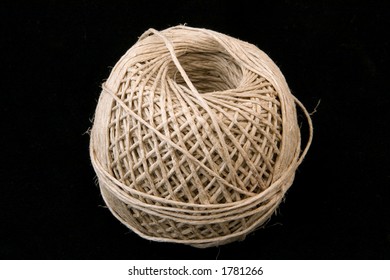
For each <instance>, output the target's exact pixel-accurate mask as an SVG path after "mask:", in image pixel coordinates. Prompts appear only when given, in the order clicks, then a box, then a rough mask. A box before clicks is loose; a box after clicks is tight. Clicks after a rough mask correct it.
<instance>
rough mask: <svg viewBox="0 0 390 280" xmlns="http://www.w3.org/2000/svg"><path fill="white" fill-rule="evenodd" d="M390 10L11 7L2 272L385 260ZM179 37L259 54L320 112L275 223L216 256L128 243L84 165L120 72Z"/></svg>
mask: <svg viewBox="0 0 390 280" xmlns="http://www.w3.org/2000/svg"><path fill="white" fill-rule="evenodd" d="M38 3H39V4H38ZM336 3H337V4H336ZM385 3H386V1H383V2H379V1H367V2H366V3H363V2H356V1H350V2H346V1H344V2H343V1H335V2H334V3H333V2H331V1H307V2H303V1H276V2H275V1H256V2H253V3H252V2H245V1H232V2H227V1H211V0H209V1H177V2H172V1H159V2H151V1H141V0H139V1H96V2H95V1H74V2H73V1H62V2H60V1H37V3H21V2H17V1H5V2H4V1H2V3H1V4H0V5H1V6H0V22H1V25H0V28H1V29H0V36H1V38H0V40H1V52H0V59H1V64H0V65H1V83H0V102H1V105H0V112H1V120H2V121H1V134H0V135H1V136H0V137H1V138H0V139H1V140H2V145H1V148H0V151H1V170H0V172H1V176H0V187H1V189H0V192H1V194H0V258H2V259H216V258H218V259H390V219H389V214H390V211H389V210H390V191H389V187H390V172H389V171H390V164H389V151H388V147H389V140H388V129H389V123H388V120H389V118H388V114H389V106H390V102H389V101H390V98H389V94H390V91H389V81H388V80H389V78H388V65H389V47H390V46H389V35H390V32H389V29H388V26H390V22H389V18H390V13H389V11H390V10H389V7H388V6H387V5H386V4H385ZM183 23H186V24H188V25H189V26H193V27H204V28H209V29H213V30H216V31H219V32H222V33H226V34H228V35H231V36H233V37H237V38H239V39H242V40H244V41H249V42H251V43H253V44H255V45H257V46H258V47H259V48H261V49H262V50H264V51H265V52H266V53H267V54H268V55H269V56H270V57H271V58H272V59H273V60H274V61H275V62H276V63H277V64H278V66H279V67H280V68H281V70H282V72H283V73H284V75H285V77H286V79H287V81H288V83H289V86H290V88H291V90H292V92H293V94H294V95H295V96H297V97H298V98H299V99H300V100H301V101H302V102H303V104H305V105H306V107H307V109H308V110H309V111H313V110H314V108H315V107H316V105H317V103H318V102H319V100H321V102H320V104H319V106H318V108H317V113H315V114H314V115H313V116H312V117H313V122H314V128H315V135H314V142H313V144H312V147H311V149H310V151H309V154H308V156H307V157H306V159H305V161H304V162H303V164H302V165H301V166H300V167H299V170H298V172H297V175H296V179H295V181H294V184H293V186H292V187H291V189H290V190H289V192H288V194H287V198H286V200H285V202H284V203H283V204H282V205H281V207H280V209H279V211H278V215H276V216H273V218H272V219H271V221H270V222H269V223H268V224H267V225H266V227H265V229H262V230H258V231H256V232H254V233H252V234H250V235H249V236H247V238H246V240H245V241H244V242H235V243H232V244H229V245H225V246H222V247H219V248H209V249H195V248H192V247H189V246H184V245H175V244H168V243H155V242H150V241H147V240H144V239H142V238H140V237H138V236H137V235H135V234H134V233H131V232H130V231H129V230H128V229H127V228H126V227H125V226H123V225H122V224H120V222H119V221H117V220H116V219H115V218H114V217H113V216H112V215H111V214H110V212H109V210H108V209H106V208H104V207H103V205H104V203H103V200H102V198H101V196H100V192H99V189H98V187H97V186H96V185H95V173H94V171H93V168H92V166H91V164H90V159H89V154H88V144H89V136H88V134H87V133H86V131H87V130H88V128H90V127H91V119H92V118H93V114H94V110H95V107H96V104H97V99H98V97H99V94H100V85H101V83H102V82H103V80H104V79H106V78H107V77H108V75H109V73H110V70H111V68H112V67H113V66H114V65H115V63H116V62H117V61H118V59H119V58H120V57H121V56H122V55H123V54H124V53H125V52H126V50H127V49H129V48H130V47H131V46H132V45H133V44H134V43H135V42H136V40H137V38H138V36H140V35H141V34H142V33H143V32H144V31H146V30H147V29H148V28H150V27H153V28H155V29H159V30H161V29H165V28H168V27H170V26H174V25H177V24H183ZM302 120H303V119H302Z"/></svg>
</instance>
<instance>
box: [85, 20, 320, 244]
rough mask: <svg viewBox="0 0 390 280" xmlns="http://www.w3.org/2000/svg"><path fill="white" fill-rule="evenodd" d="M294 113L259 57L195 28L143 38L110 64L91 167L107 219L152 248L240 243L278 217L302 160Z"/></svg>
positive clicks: (281, 82)
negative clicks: (154, 245)
mask: <svg viewBox="0 0 390 280" xmlns="http://www.w3.org/2000/svg"><path fill="white" fill-rule="evenodd" d="M296 104H297V105H299V107H300V108H301V110H302V112H304V114H305V115H306V117H307V120H308V123H309V128H310V132H312V125H311V121H310V116H309V114H308V113H307V111H306V110H305V108H304V107H303V105H302V104H301V103H300V102H299V101H298V100H297V99H296V98H295V97H294V96H293V95H292V94H291V93H290V90H289V88H288V86H287V83H286V81H285V78H284V76H283V74H282V73H281V72H280V70H279V68H278V67H277V66H276V65H275V63H274V62H273V61H272V60H271V59H270V58H269V57H268V56H267V55H266V54H265V53H264V52H262V51H261V50H259V49H258V48H257V47H256V46H254V45H252V44H249V43H246V42H243V41H240V40H238V39H235V38H232V37H230V36H227V35H224V34H221V33H218V32H215V31H211V30H207V29H200V28H191V27H188V26H176V27H172V28H168V29H166V30H163V31H156V30H154V29H149V30H148V31H146V32H145V33H144V34H143V35H142V36H141V37H140V38H139V40H138V42H137V43H136V44H135V45H134V46H132V47H131V48H130V49H129V50H128V51H127V53H126V54H125V55H124V56H123V57H122V58H121V59H120V60H119V62H118V63H117V64H116V65H115V67H114V68H113V70H112V72H111V74H110V76H109V78H108V79H107V81H106V82H105V83H104V84H103V91H102V93H101V95H100V98H99V102H98V105H97V108H96V112H95V118H94V124H93V128H92V130H91V138H90V156H91V161H92V164H93V167H94V169H95V171H96V173H97V177H98V181H99V186H100V190H101V193H102V196H103V199H104V201H105V203H106V205H107V206H108V208H109V209H110V210H111V212H112V214H113V215H114V216H115V217H116V218H118V219H119V220H120V221H121V222H122V223H123V224H125V225H126V226H127V227H129V228H130V229H131V230H132V231H134V232H135V233H137V234H138V235H140V236H141V237H144V238H146V239H149V240H154V241H163V242H175V243H183V244H188V245H192V246H195V247H200V248H204V247H210V246H218V245H222V244H226V243H229V242H232V241H235V240H242V239H243V238H244V237H245V236H246V235H247V234H248V233H250V232H252V231H253V230H255V229H257V228H258V227H260V226H262V225H263V224H264V223H265V222H266V221H267V220H268V219H269V218H270V217H271V215H272V214H273V213H274V212H275V210H276V209H277V207H278V205H279V204H280V202H281V201H282V199H283V197H284V195H285V193H286V191H287V190H288V188H289V187H290V186H291V184H292V182H293V179H294V174H295V170H296V169H297V167H298V165H299V164H300V163H301V161H302V159H303V157H304V156H305V154H306V152H307V150H308V148H309V146H310V142H311V135H312V134H311V133H310V136H309V141H308V144H307V145H306V147H305V148H304V150H303V151H301V138H300V128H299V125H298V121H297V112H296Z"/></svg>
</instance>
